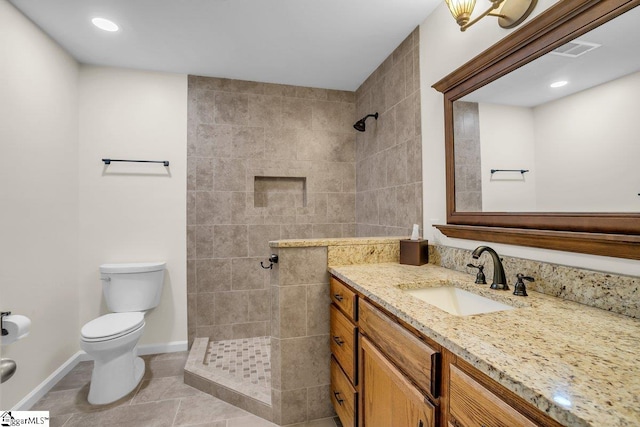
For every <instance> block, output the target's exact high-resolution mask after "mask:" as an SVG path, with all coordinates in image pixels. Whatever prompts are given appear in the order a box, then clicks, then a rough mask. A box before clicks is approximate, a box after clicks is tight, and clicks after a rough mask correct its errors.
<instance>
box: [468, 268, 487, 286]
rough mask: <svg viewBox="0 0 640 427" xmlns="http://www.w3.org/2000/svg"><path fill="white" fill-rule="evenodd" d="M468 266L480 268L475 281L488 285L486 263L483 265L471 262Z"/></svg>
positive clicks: (478, 283)
mask: <svg viewBox="0 0 640 427" xmlns="http://www.w3.org/2000/svg"><path fill="white" fill-rule="evenodd" d="M467 267H471V268H477V269H478V273H477V274H476V281H475V283H476V284H477V285H486V284H487V278H486V277H485V275H484V265H482V264H480V265H473V264H471V263H469V264H467Z"/></svg>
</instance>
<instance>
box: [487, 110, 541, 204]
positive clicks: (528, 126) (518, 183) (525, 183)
mask: <svg viewBox="0 0 640 427" xmlns="http://www.w3.org/2000/svg"><path fill="white" fill-rule="evenodd" d="M478 115H479V117H480V118H479V120H480V153H481V162H482V166H481V171H482V210H484V211H485V212H500V211H512V212H513V211H520V212H528V211H529V212H530V211H535V210H536V170H537V168H536V167H535V155H536V153H535V136H534V120H533V110H532V109H531V108H526V107H514V106H509V105H497V104H487V103H480V104H478ZM491 169H527V170H529V172H527V173H524V174H522V173H519V172H496V173H494V174H492V173H491Z"/></svg>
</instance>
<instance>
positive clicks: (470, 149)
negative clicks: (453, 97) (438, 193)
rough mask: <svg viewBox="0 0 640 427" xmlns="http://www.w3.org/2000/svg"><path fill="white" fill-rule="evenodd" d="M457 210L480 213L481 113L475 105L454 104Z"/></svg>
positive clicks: (458, 102) (465, 103) (466, 103)
mask: <svg viewBox="0 0 640 427" xmlns="http://www.w3.org/2000/svg"><path fill="white" fill-rule="evenodd" d="M453 117H455V121H454V123H453V135H454V138H455V141H456V144H455V145H456V149H455V150H454V156H455V163H456V170H455V177H456V210H457V211H459V212H482V175H481V160H482V158H481V155H480V112H479V110H478V103H477V102H462V101H456V102H454V103H453Z"/></svg>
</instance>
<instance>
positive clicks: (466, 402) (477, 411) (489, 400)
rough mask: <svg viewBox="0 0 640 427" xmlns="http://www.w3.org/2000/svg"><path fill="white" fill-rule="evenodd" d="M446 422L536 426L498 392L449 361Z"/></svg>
mask: <svg viewBox="0 0 640 427" xmlns="http://www.w3.org/2000/svg"><path fill="white" fill-rule="evenodd" d="M449 414H450V418H449V424H450V425H453V426H455V427H480V426H487V427H489V426H491V427H536V426H537V424H535V423H534V422H532V421H531V420H529V419H528V418H527V417H525V416H524V415H522V414H521V413H520V412H518V411H517V410H515V409H514V408H512V407H511V406H509V405H507V403H505V402H504V401H503V400H502V399H500V398H499V397H498V396H496V395H495V394H493V393H492V392H490V391H489V390H487V389H486V388H485V387H484V386H482V385H481V384H480V383H478V382H477V381H476V380H474V379H473V378H471V377H470V376H469V375H467V374H466V373H464V372H463V371H462V370H460V369H459V368H458V367H456V366H454V365H450V378H449Z"/></svg>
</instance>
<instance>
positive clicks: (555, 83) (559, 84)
mask: <svg viewBox="0 0 640 427" xmlns="http://www.w3.org/2000/svg"><path fill="white" fill-rule="evenodd" d="M567 83H569V82H568V81H566V80H558V81H557V82H553V83H551V84H550V85H549V87H552V88H554V89H555V88H557V87H562V86H566V85H567Z"/></svg>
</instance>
